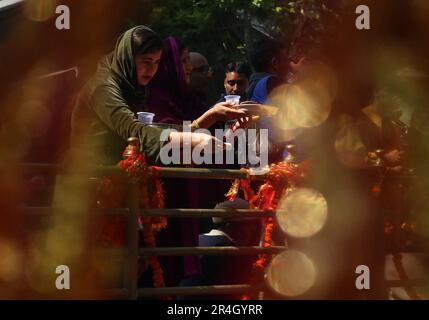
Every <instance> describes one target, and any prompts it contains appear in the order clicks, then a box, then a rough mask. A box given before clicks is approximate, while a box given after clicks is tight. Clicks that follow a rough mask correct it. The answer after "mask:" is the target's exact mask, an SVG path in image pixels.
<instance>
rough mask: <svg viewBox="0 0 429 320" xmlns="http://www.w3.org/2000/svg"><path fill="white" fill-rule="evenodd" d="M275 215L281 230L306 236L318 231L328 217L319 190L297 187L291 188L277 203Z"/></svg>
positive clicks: (324, 201) (300, 236)
mask: <svg viewBox="0 0 429 320" xmlns="http://www.w3.org/2000/svg"><path fill="white" fill-rule="evenodd" d="M278 209H279V210H284V211H286V213H284V212H281V211H279V212H277V213H276V217H277V221H278V223H279V226H280V228H281V229H282V231H283V232H284V233H286V234H288V235H290V236H292V237H296V238H306V237H311V236H313V235H314V234H316V233H317V232H319V231H320V230H321V229H322V228H323V226H324V225H325V223H326V219H327V217H328V205H327V203H326V200H325V198H324V197H323V195H322V194H320V193H319V192H317V191H315V190H312V189H308V188H299V189H295V190H292V191H291V192H290V193H288V194H287V195H286V196H285V197H284V198H282V199H281V200H280V202H279V205H278Z"/></svg>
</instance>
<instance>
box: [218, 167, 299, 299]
mask: <svg viewBox="0 0 429 320" xmlns="http://www.w3.org/2000/svg"><path fill="white" fill-rule="evenodd" d="M305 168H306V165H297V164H294V163H290V162H284V161H283V162H279V163H276V164H272V165H271V166H270V167H269V170H268V172H267V174H266V176H265V177H266V179H265V182H264V183H263V184H262V185H261V186H260V187H259V189H258V192H257V193H256V194H255V193H254V192H253V190H252V188H251V182H252V181H251V176H249V177H248V178H247V179H236V180H235V181H234V182H233V184H232V186H231V189H230V190H229V192H228V193H227V194H226V197H227V198H228V199H229V200H230V201H233V200H234V199H235V198H236V197H237V195H238V192H239V190H240V187H241V189H242V190H243V192H244V197H245V199H246V200H247V201H248V202H249V204H250V208H251V209H260V210H275V209H276V208H277V204H278V202H279V200H280V199H281V198H282V197H283V196H284V195H285V193H286V192H287V191H288V190H289V189H291V188H293V187H295V184H296V182H297V180H298V179H299V178H301V177H303V174H304V169H305ZM262 222H263V234H262V239H261V240H262V246H263V247H265V248H266V247H270V246H272V245H273V232H274V229H275V223H276V221H275V219H274V218H273V217H266V218H263V221H262ZM269 258H270V255H268V254H260V255H259V258H258V259H257V260H256V261H255V263H254V264H253V267H254V269H255V271H256V274H255V277H254V278H253V279H251V282H252V283H255V284H256V283H258V282H259V281H260V280H261V277H262V276H263V273H264V270H265V267H266V266H267V264H268V261H269ZM249 298H250V297H249V296H243V297H242V299H243V300H247V299H249Z"/></svg>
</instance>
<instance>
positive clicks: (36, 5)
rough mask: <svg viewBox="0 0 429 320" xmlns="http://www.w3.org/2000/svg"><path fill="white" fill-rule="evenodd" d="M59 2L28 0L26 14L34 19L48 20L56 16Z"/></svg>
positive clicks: (37, 20) (30, 18)
mask: <svg viewBox="0 0 429 320" xmlns="http://www.w3.org/2000/svg"><path fill="white" fill-rule="evenodd" d="M58 4H59V2H58V0H26V1H25V3H24V5H25V7H24V8H25V15H26V17H27V18H28V19H29V20H32V21H36V22H41V21H46V20H49V19H50V18H52V17H53V16H54V14H55V8H56V7H57V5H58Z"/></svg>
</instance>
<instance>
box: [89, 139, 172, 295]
mask: <svg viewBox="0 0 429 320" xmlns="http://www.w3.org/2000/svg"><path fill="white" fill-rule="evenodd" d="M122 157H123V160H121V161H120V162H119V163H118V166H119V167H120V168H121V169H122V170H123V173H124V175H125V177H126V178H127V179H128V180H130V181H134V182H136V183H138V184H139V192H140V197H139V199H140V203H139V206H140V208H163V207H164V190H163V188H162V183H161V181H160V179H159V177H158V175H157V174H156V170H157V168H156V167H153V168H152V169H153V170H154V174H153V175H152V177H151V178H150V177H149V176H148V175H147V172H148V166H147V163H146V160H145V157H144V154H143V153H141V152H140V150H139V146H138V142H137V140H136V139H131V140H130V144H129V145H128V146H127V147H126V148H125V151H124V152H123V154H122ZM149 190H151V191H152V192H153V194H154V196H149ZM124 199H125V189H124V186H123V183H122V182H121V181H120V178H118V177H103V181H102V184H101V186H100V188H99V190H98V196H97V207H99V208H119V207H121V206H122V205H123V203H124ZM138 223H139V226H140V228H142V229H143V241H144V244H145V246H146V247H148V248H153V247H155V246H156V241H155V232H157V231H160V230H161V229H163V228H165V227H166V225H167V219H166V218H165V217H146V216H144V217H142V216H139V218H138ZM124 230H125V223H124V219H123V217H116V218H113V219H109V220H108V222H107V223H105V224H104V226H103V232H102V238H101V244H102V245H105V246H111V245H118V246H123V245H124ZM146 259H147V262H148V265H149V266H150V267H151V268H152V271H153V276H152V280H153V286H154V287H155V288H159V287H164V286H165V282H164V276H163V271H162V269H161V266H160V264H159V262H158V259H157V257H156V256H150V257H148V258H146Z"/></svg>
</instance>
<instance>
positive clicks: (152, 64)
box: [134, 50, 162, 86]
mask: <svg viewBox="0 0 429 320" xmlns="http://www.w3.org/2000/svg"><path fill="white" fill-rule="evenodd" d="M161 53H162V51H161V50H159V51H154V52H148V53H145V54H140V55H138V56H137V57H136V58H135V59H134V60H135V64H136V69H137V82H138V84H139V85H141V86H146V85H147V84H148V83H149V81H150V80H151V79H152V78H153V76H154V75H155V74H156V71H157V70H158V66H159V62H160V60H161Z"/></svg>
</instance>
